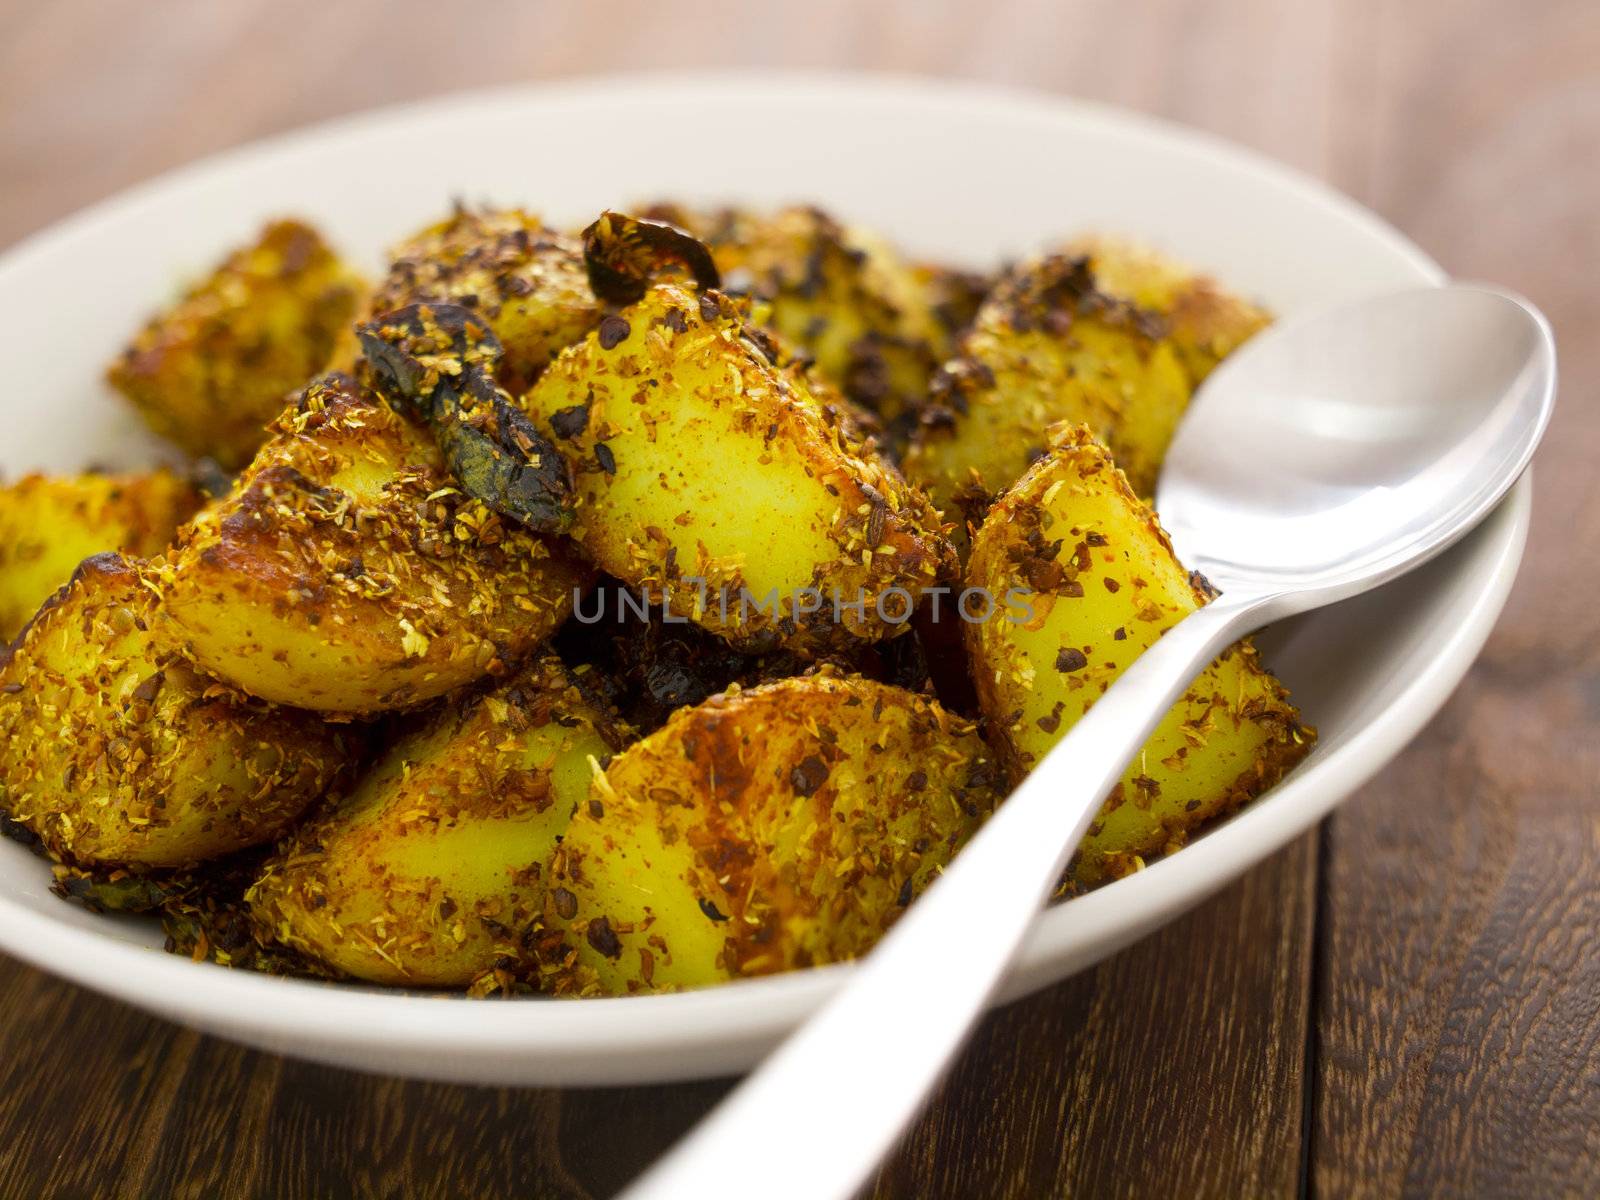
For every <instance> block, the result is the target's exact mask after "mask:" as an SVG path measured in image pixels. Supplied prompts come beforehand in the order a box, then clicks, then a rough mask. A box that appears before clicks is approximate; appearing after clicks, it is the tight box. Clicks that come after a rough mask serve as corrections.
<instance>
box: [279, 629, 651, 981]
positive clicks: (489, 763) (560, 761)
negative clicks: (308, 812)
mask: <svg viewBox="0 0 1600 1200" xmlns="http://www.w3.org/2000/svg"><path fill="white" fill-rule="evenodd" d="M627 736H628V734H627V730H626V729H625V728H624V727H621V726H619V725H617V724H616V723H615V722H614V721H613V720H612V718H611V716H610V714H609V713H608V712H606V711H605V710H603V709H602V708H600V707H597V706H596V705H594V704H592V703H591V702H590V700H589V697H588V695H587V692H586V689H585V687H584V685H583V684H582V683H581V681H580V679H579V678H578V677H577V676H576V675H575V674H574V673H572V672H569V671H568V670H567V669H566V668H565V667H563V666H562V665H561V663H560V662H559V661H558V660H556V659H554V658H553V657H546V658H541V659H536V660H535V661H534V662H533V663H532V664H530V665H529V666H528V667H527V668H526V669H524V670H522V671H519V672H518V673H517V674H516V675H515V676H513V677H512V678H511V679H509V680H507V681H505V682H503V683H501V684H499V685H497V686H495V687H494V688H493V689H491V690H488V691H481V692H478V693H476V694H471V695H467V696H464V697H461V698H455V697H452V698H451V699H449V700H447V701H445V702H444V703H443V704H442V705H440V706H439V707H438V708H436V709H434V710H431V711H430V712H429V713H427V714H426V716H425V718H424V719H423V720H422V721H421V722H420V723H418V724H417V725H416V727H415V728H414V729H412V730H411V731H410V732H408V733H406V734H404V735H402V736H401V737H400V738H398V739H397V740H396V741H395V742H394V743H393V744H392V745H391V746H390V747H389V748H388V749H387V750H386V751H385V752H384V753H383V754H382V755H380V756H379V758H378V760H377V761H376V762H374V763H373V765H372V766H371V767H370V768H369V770H368V772H367V774H366V775H365V776H364V777H363V778H362V779H361V781H360V782H359V783H358V784H357V785H356V786H355V788H354V789H353V790H352V791H351V792H350V793H349V794H348V795H347V796H344V797H342V798H341V799H340V800H339V801H338V802H337V803H336V804H333V805H330V806H329V807H328V808H326V809H324V810H322V811H321V812H320V813H319V814H318V815H317V816H316V817H315V818H314V819H313V820H311V821H309V822H307V823H305V824H304V825H302V826H301V827H300V828H298V829H297V830H295V832H294V833H293V834H292V835H291V836H290V837H289V838H288V839H286V841H285V843H284V844H283V845H282V846H281V847H279V850H278V852H277V854H276V855H275V856H274V857H273V858H272V859H271V860H269V861H268V862H267V864H266V866H265V868H264V870H263V871H262V873H261V875H260V878H259V879H257V881H256V882H255V884H254V885H253V886H252V887H251V889H250V891H249V893H248V896H247V901H248V904H249V907H250V912H251V918H252V920H253V922H254V924H255V925H256V927H257V929H258V930H259V940H261V941H262V942H263V943H265V944H266V945H269V946H272V945H279V946H286V947H289V948H290V949H292V950H294V951H296V952H298V953H299V954H302V955H304V956H306V957H307V958H309V959H311V960H313V961H315V962H318V963H321V964H322V965H324V966H325V967H327V968H329V969H331V970H332V971H334V972H337V973H340V974H343V975H346V976H350V977H354V978H357V979H363V980H366V981H369V982H373V983H387V984H395V985H402V986H413V987H416V986H426V987H463V986H466V985H468V984H472V983H473V982H474V981H475V980H476V981H479V985H480V986H485V985H488V987H487V990H499V989H500V988H507V989H509V987H510V986H511V978H513V977H514V976H512V975H510V974H509V971H510V969H509V967H508V966H506V964H515V963H517V962H519V961H520V960H522V959H524V958H525V957H526V955H527V952H528V943H529V941H530V939H531V937H532V934H533V932H534V929H535V925H536V922H537V921H538V919H539V917H540V915H541V914H542V912H543V910H544V891H545V887H544V879H543V864H544V861H545V860H546V858H548V856H549V853H550V851H551V849H552V848H553V847H554V844H555V843H556V842H557V841H558V840H559V839H560V837H561V834H562V831H563V830H564V829H565V828H566V826H567V822H568V819H569V818H570V817H571V814H572V810H573V808H574V807H575V806H576V805H577V804H578V803H579V802H580V800H582V798H583V797H584V795H585V794H586V793H587V791H588V785H589V780H590V778H591V775H592V772H593V771H594V770H596V769H598V768H599V767H600V766H603V765H604V764H605V763H606V762H607V761H609V759H610V756H611V754H612V752H614V751H615V750H617V749H619V748H620V747H621V745H622V744H623V741H624V740H625V738H626V737H627ZM497 970H499V971H501V972H507V973H508V977H507V978H506V979H501V980H495V979H493V978H492V976H493V974H494V973H495V972H496V971H497Z"/></svg>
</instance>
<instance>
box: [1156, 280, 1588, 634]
mask: <svg viewBox="0 0 1600 1200" xmlns="http://www.w3.org/2000/svg"><path fill="white" fill-rule="evenodd" d="M1555 382H1556V357H1555V341H1554V339H1553V337H1552V336H1551V333H1550V328H1549V325H1548V324H1547V323H1546V322H1545V320H1544V318H1543V317H1542V316H1540V315H1539V313H1538V312H1537V311H1536V310H1534V309H1533V308H1532V307H1531V306H1530V305H1528V304H1527V303H1526V302H1525V301H1523V300H1520V299H1518V298H1517V297H1514V296H1511V295H1509V294H1507V293H1505V292H1501V291H1496V290H1493V289H1490V288H1484V287H1475V286H1464V285H1456V286H1451V287H1444V288H1412V289H1408V290H1406V291H1401V292H1394V293H1391V294H1389V295H1385V296H1379V297H1377V298H1375V299H1370V300H1362V301H1360V302H1358V303H1355V304H1347V305H1343V306H1340V307H1338V308H1334V309H1330V310H1327V311H1324V312H1320V313H1312V314H1308V315H1306V316H1303V317H1301V318H1299V319H1296V320H1293V321H1289V322H1285V323H1283V324H1282V325H1281V326H1279V327H1277V328H1275V329H1274V330H1273V331H1272V333H1271V336H1263V337H1259V338H1257V339H1256V340H1255V341H1253V342H1251V343H1250V344H1248V345H1246V346H1245V347H1243V348H1242V349H1241V350H1239V351H1238V352H1237V353H1236V354H1234V355H1233V356H1231V357H1230V358H1228V359H1227V360H1226V361H1225V362H1223V364H1222V365H1221V366H1220V367H1218V368H1217V369H1216V371H1214V372H1213V373H1212V375H1211V376H1210V378H1209V379H1207V381H1206V382H1205V384H1204V385H1203V386H1202V387H1201V388H1200V390H1199V392H1198V393H1197V395H1196V396H1195V398H1194V401H1193V402H1192V403H1191V404H1190V406H1189V410H1188V412H1187V413H1185V415H1184V419H1183V423H1182V424H1181V425H1180V426H1179V428H1178V433H1177V436H1176V437H1175V438H1174V439H1173V442H1172V445H1171V447H1170V448H1169V450H1168V452H1167V458H1166V463H1165V465H1164V468H1163V470H1162V474H1161V479H1160V482H1159V484H1158V486H1157V492H1156V511H1157V512H1158V513H1159V514H1160V515H1161V521H1162V524H1163V525H1164V526H1165V527H1166V529H1167V532H1168V534H1169V535H1170V536H1171V537H1172V542H1173V546H1174V548H1175V549H1176V550H1177V553H1178V558H1179V559H1180V560H1181V561H1183V562H1184V563H1186V564H1188V565H1189V566H1190V567H1191V568H1192V569H1195V570H1198V571H1200V572H1201V573H1202V574H1203V575H1205V576H1206V577H1207V578H1208V579H1209V580H1210V581H1211V582H1212V583H1213V584H1215V585H1216V586H1217V587H1218V588H1220V589H1222V591H1223V592H1224V593H1228V592H1238V591H1240V590H1250V591H1263V590H1265V591H1272V590H1277V589H1283V590H1286V591H1287V590H1290V589H1292V590H1293V591H1294V592H1295V593H1296V594H1295V596H1294V598H1293V600H1292V601H1288V602H1287V603H1285V604H1284V605H1283V606H1282V607H1280V608H1279V609H1278V610H1277V611H1275V612H1274V613H1273V614H1272V615H1273V616H1281V615H1285V614H1286V613H1287V612H1289V611H1299V610H1301V609H1304V608H1309V607H1314V606H1316V605H1321V604H1327V603H1331V602H1332V601H1334V600H1337V599H1342V598H1343V597H1345V596H1348V595H1352V594H1354V593H1355V592H1357V591H1363V590H1365V589H1366V588H1368V587H1373V586H1376V584H1378V583H1381V582H1383V581H1384V580H1386V579H1389V578H1392V577H1393V576H1395V575H1397V574H1399V573H1400V572H1401V571H1404V570H1409V569H1410V568H1412V567H1414V566H1417V565H1419V564H1420V563H1422V562H1424V561H1426V559H1428V558H1430V557H1432V556H1433V555H1435V554H1437V553H1438V552H1439V551H1440V550H1443V549H1444V548H1445V547H1446V546H1447V545H1449V544H1450V542H1452V541H1454V540H1455V539H1456V538H1458V537H1459V536H1460V535H1461V534H1463V533H1465V532H1466V531H1467V530H1468V529H1471V528H1472V527H1473V526H1475V525H1476V524H1477V523H1478V521H1480V520H1481V519H1482V518H1483V517H1484V516H1485V515H1486V514H1487V513H1488V512H1489V510H1490V509H1491V508H1492V507H1493V506H1494V504H1495V503H1496V501H1498V500H1499V499H1500V497H1501V496H1502V495H1504V494H1505V491H1506V489H1507V488H1509V487H1510V486H1511V484H1512V483H1514V482H1515V481H1516V479H1517V478H1518V476H1520V475H1521V474H1522V471H1523V469H1524V468H1525V467H1526V466H1527V464H1528V460H1529V459H1530V458H1532V456H1533V451H1534V448H1535V447H1536V446H1537V445H1538V444H1539V439H1540V437H1541V436H1542V435H1543V433H1544V429H1545V425H1546V423H1547V422H1548V420H1549V415H1550V410H1551V407H1552V401H1553V398H1554V395H1555ZM1286 600H1287V598H1286Z"/></svg>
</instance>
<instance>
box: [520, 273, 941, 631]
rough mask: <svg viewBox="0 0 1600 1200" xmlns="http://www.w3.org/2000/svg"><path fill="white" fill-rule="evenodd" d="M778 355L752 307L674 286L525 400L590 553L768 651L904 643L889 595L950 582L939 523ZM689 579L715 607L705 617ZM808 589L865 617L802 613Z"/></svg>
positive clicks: (682, 612) (607, 328)
mask: <svg viewBox="0 0 1600 1200" xmlns="http://www.w3.org/2000/svg"><path fill="white" fill-rule="evenodd" d="M775 359H776V360H777V362H778V363H779V364H782V363H783V358H782V355H781V353H780V352H779V351H777V350H776V349H774V347H773V345H772V343H771V340H770V339H769V338H767V336H766V334H765V332H764V331H762V330H760V329H757V328H754V327H752V326H750V325H749V324H748V323H747V322H746V320H745V310H744V308H743V307H742V306H741V305H740V304H739V303H738V302H736V301H734V300H732V299H730V298H729V297H727V296H724V295H721V294H720V293H717V292H713V291H707V292H704V293H697V292H694V291H692V290H689V289H686V288H683V287H679V286H676V285H673V284H661V285H657V286H656V287H653V288H652V289H651V290H650V291H649V292H647V293H646V295H645V296H644V298H643V299H642V300H640V301H639V302H638V303H637V304H633V305H630V306H628V307H627V308H626V309H624V310H622V312H621V313H620V314H617V315H613V316H611V317H608V318H606V320H605V322H603V323H602V325H601V327H600V329H599V330H597V331H596V332H595V333H593V334H591V335H589V336H588V337H586V338H585V339H584V340H583V341H582V342H580V343H579V344H578V345H576V346H573V347H570V348H569V349H568V350H566V351H564V352H563V353H562V354H561V355H560V356H559V357H558V358H557V359H556V361H555V362H554V363H552V364H551V366H550V368H549V369H548V370H547V371H546V372H545V374H544V376H543V377H542V378H541V379H540V381H539V383H538V384H537V385H536V386H535V387H533V388H532V389H531V390H530V391H528V392H527V393H526V394H525V395H524V396H523V397H522V399H521V401H520V403H521V405H522V407H523V408H524V410H526V411H527V412H528V413H529V415H530V416H531V417H532V418H533V419H534V420H535V421H536V422H538V423H539V424H540V426H541V429H542V430H543V431H544V432H546V433H548V434H549V435H550V437H551V440H552V441H553V443H554V444H555V445H556V447H557V448H558V449H559V450H560V451H561V452H562V453H563V455H564V456H565V457H566V458H567V461H568V463H569V464H570V466H571V467H572V470H573V476H574V482H575V485H576V490H577V497H578V499H577V526H576V529H575V531H574V537H575V538H576V540H577V541H578V543H579V545H581V546H582V547H583V549H584V551H585V552H586V553H587V555H588V556H589V558H590V559H591V560H592V561H594V562H595V563H596V564H597V565H598V566H600V567H601V568H603V569H604V570H606V571H608V572H610V573H611V574H612V575H614V576H616V577H617V578H618V579H620V580H622V581H623V582H625V583H628V584H631V585H633V586H634V587H636V588H642V589H647V590H649V592H650V593H651V594H652V595H656V596H659V595H661V594H662V592H663V591H664V592H665V593H666V595H667V596H668V598H669V599H670V601H671V604H672V606H673V611H674V612H675V613H676V614H677V615H678V616H681V617H687V618H689V619H692V620H695V621H697V622H698V623H700V624H702V625H704V626H705V627H706V628H708V629H711V630H712V631H713V632H715V633H717V634H719V635H720V636H722V637H724V638H725V639H727V640H729V641H730V642H733V643H734V644H735V645H738V646H741V647H743V648H748V649H754V650H765V649H770V648H771V647H773V646H774V645H782V646H785V647H786V648H789V649H794V650H797V651H800V652H803V653H813V654H820V653H824V652H826V651H827V650H828V649H831V648H847V647H850V646H853V645H858V644H859V643H861V642H863V641H876V640H880V639H883V638H886V637H892V636H895V635H896V634H898V633H903V632H904V631H905V630H906V628H907V627H906V626H905V625H904V624H900V623H896V621H895V618H897V617H899V616H901V615H903V614H902V609H904V608H905V607H906V605H905V603H904V599H903V598H902V597H899V596H890V597H888V598H887V599H886V601H885V603H884V605H883V609H882V611H881V612H880V611H879V608H878V604H877V601H878V599H879V597H881V596H884V595H885V593H887V592H888V591H889V589H891V588H899V589H903V590H904V591H905V592H906V593H908V595H909V597H911V598H915V597H916V596H917V595H918V594H919V593H920V592H921V590H922V589H924V588H926V587H928V586H931V585H933V584H934V583H936V582H938V581H939V580H942V579H948V578H950V577H951V576H952V575H953V572H954V568H955V560H954V555H953V553H952V551H951V549H950V545H949V543H948V541H947V540H946V539H945V537H944V534H943V525H942V522H941V521H940V520H939V517H938V514H937V513H936V512H934V511H933V508H932V506H931V505H930V504H929V503H928V500H927V498H926V497H925V496H924V495H923V494H922V493H921V492H919V491H918V490H917V489H915V488H913V487H911V486H910V485H908V484H907V483H906V481H905V480H904V479H903V478H902V477H901V476H900V475H899V473H898V472H897V471H895V470H894V468H893V467H892V466H889V465H888V464H887V462H886V461H885V460H884V459H883V458H882V457H881V455H880V454H879V453H878V450H877V448H876V445H875V443H873V442H872V441H871V440H870V439H868V438H864V437H863V436H862V434H861V431H860V429H859V428H858V427H857V425H856V424H855V423H854V422H853V421H852V420H851V419H850V418H849V416H848V414H845V413H842V412H840V411H839V410H838V409H837V408H835V407H834V406H831V405H828V404H826V403H823V402H821V401H819V400H818V398H817V396H816V395H815V394H814V393H813V391H812V390H811V388H810V386H809V384H808V382H807V379H806V377H805V375H804V374H803V373H801V372H799V371H797V370H794V369H792V368H789V367H787V366H783V365H774V360H775ZM774 514H782V515H774ZM692 579H700V580H704V581H705V592H706V594H707V595H708V596H710V597H712V599H711V600H710V602H709V603H708V605H707V607H706V608H705V609H704V610H699V608H698V603H697V602H698V597H699V594H700V593H699V586H700V585H698V584H695V583H693V582H686V581H689V580H692ZM746 587H747V588H748V590H749V592H750V593H751V594H753V595H754V596H755V597H757V598H760V597H764V596H766V595H768V594H769V593H771V592H773V591H777V592H778V593H779V594H780V595H781V597H782V604H783V608H782V611H780V612H779V614H778V616H777V617H776V618H774V617H773V615H772V613H771V610H770V609H763V608H760V607H757V606H755V605H751V606H749V607H748V608H747V609H746V610H745V611H743V612H740V611H739V606H738V603H737V602H738V599H739V596H740V589H741V588H746ZM806 588H815V589H818V590H819V591H820V592H821V593H822V594H823V595H824V596H828V597H831V596H832V595H833V594H834V592H835V590H836V591H837V594H838V595H839V596H840V597H841V598H842V600H844V601H846V602H853V601H855V600H856V599H857V597H858V596H861V597H864V598H865V610H864V611H862V612H856V611H854V610H851V611H845V610H843V609H841V612H840V616H841V617H842V619H841V620H835V619H834V616H835V614H834V612H833V610H832V606H831V604H830V603H827V602H824V603H823V605H822V607H821V608H820V610H819V611H815V612H811V613H804V612H800V611H797V609H798V606H796V605H794V604H793V603H791V599H792V596H793V594H794V592H795V591H797V590H800V589H806ZM719 595H727V596H728V597H729V598H730V599H729V604H728V612H727V613H726V615H724V614H723V612H722V611H721V606H720V605H719V604H718V603H717V602H716V599H715V598H716V597H718V596H719ZM886 618H887V619H886Z"/></svg>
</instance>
